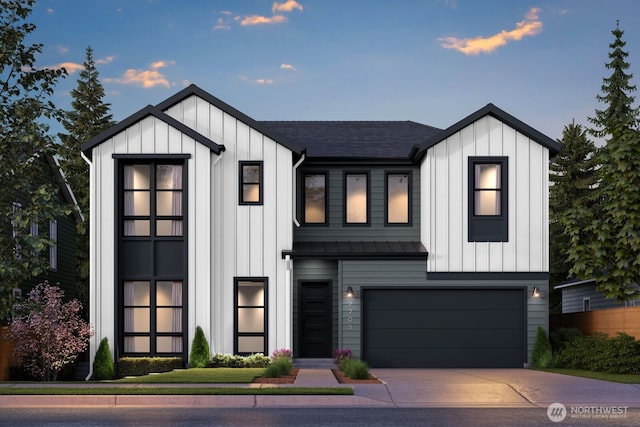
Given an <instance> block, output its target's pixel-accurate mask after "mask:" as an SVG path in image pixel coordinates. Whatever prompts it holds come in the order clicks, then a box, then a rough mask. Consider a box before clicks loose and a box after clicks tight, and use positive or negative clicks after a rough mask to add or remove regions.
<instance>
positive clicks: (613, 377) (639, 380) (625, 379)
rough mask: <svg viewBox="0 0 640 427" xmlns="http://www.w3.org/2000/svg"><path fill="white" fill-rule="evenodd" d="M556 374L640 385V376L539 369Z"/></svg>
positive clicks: (576, 370) (578, 370) (577, 370)
mask: <svg viewBox="0 0 640 427" xmlns="http://www.w3.org/2000/svg"><path fill="white" fill-rule="evenodd" d="M539 370H540V371H544V372H552V373H554V374H564V375H572V376H574V377H583V378H591V379H594V380H603V381H611V382H615V383H623V384H640V375H623V374H607V373H606V372H594V371H586V370H582V369H561V368H549V369H539Z"/></svg>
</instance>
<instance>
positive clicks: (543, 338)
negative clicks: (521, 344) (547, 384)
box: [531, 326, 553, 369]
mask: <svg viewBox="0 0 640 427" xmlns="http://www.w3.org/2000/svg"><path fill="white" fill-rule="evenodd" d="M552 363H553V354H552V352H551V342H550V341H549V338H547V333H546V331H545V330H544V328H543V327H542V326H538V333H537V335H536V342H535V343H534V344H533V351H532V352H531V365H532V366H533V367H534V368H543V369H544V368H551V367H552Z"/></svg>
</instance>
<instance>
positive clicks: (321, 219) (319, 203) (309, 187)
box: [304, 172, 328, 224]
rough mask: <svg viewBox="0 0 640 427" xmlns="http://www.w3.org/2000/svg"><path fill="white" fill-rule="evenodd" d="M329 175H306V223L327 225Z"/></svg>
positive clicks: (318, 173) (322, 173)
mask: <svg viewBox="0 0 640 427" xmlns="http://www.w3.org/2000/svg"><path fill="white" fill-rule="evenodd" d="M327 200H328V199H327V174H326V173H324V172H308V173H305V174H304V223H305V224H327Z"/></svg>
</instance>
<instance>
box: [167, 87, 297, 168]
mask: <svg viewBox="0 0 640 427" xmlns="http://www.w3.org/2000/svg"><path fill="white" fill-rule="evenodd" d="M194 95H195V96H197V97H199V98H201V99H203V100H205V101H207V102H208V103H210V104H212V105H214V106H216V107H217V108H219V109H221V110H222V111H224V112H225V113H227V114H229V115H231V116H233V117H235V118H236V119H238V120H240V121H241V122H243V123H244V124H246V125H248V126H250V127H252V128H253V129H255V130H257V131H259V132H261V133H263V134H265V135H266V136H268V137H269V138H271V139H273V140H274V141H276V142H277V143H279V144H280V145H283V146H284V147H286V148H288V149H289V150H291V151H292V152H293V153H295V154H296V155H298V156H300V155H302V153H303V152H304V148H303V147H301V146H300V145H298V144H296V143H293V142H290V141H288V140H287V139H286V138H284V137H283V136H281V135H279V134H278V133H277V132H275V131H273V130H272V129H270V128H269V127H268V126H264V125H263V124H261V123H260V122H258V121H256V120H254V119H252V118H251V117H249V116H247V115H246V114H244V113H243V112H242V111H240V110H237V109H236V108H234V107H232V106H231V105H229V104H227V103H226V102H224V101H222V100H220V99H219V98H216V97H215V96H213V95H211V94H210V93H209V92H207V91H205V90H203V89H202V88H200V87H198V86H196V85H195V84H191V85H189V86H188V87H186V88H184V89H183V90H181V91H180V92H178V93H176V94H175V95H173V96H171V97H169V98H167V99H165V100H164V101H162V102H160V103H159V104H157V105H156V108H158V109H160V110H161V111H166V110H168V109H169V108H171V107H173V106H174V105H176V104H178V103H179V102H182V101H183V100H185V99H187V98H189V97H190V96H194Z"/></svg>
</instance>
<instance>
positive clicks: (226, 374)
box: [109, 368, 264, 384]
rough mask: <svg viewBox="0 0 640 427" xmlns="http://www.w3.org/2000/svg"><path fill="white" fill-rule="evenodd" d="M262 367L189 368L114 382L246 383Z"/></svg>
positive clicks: (261, 371) (257, 374) (251, 379)
mask: <svg viewBox="0 0 640 427" xmlns="http://www.w3.org/2000/svg"><path fill="white" fill-rule="evenodd" d="M263 372H264V368H191V369H180V370H175V371H171V372H163V373H161V374H151V375H145V376H142V377H127V378H122V379H119V380H115V381H109V382H115V383H139V384H162V383H164V384H175V383H182V384H246V383H250V382H252V381H253V379H254V378H255V377H259V376H260V375H262V373H263Z"/></svg>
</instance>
